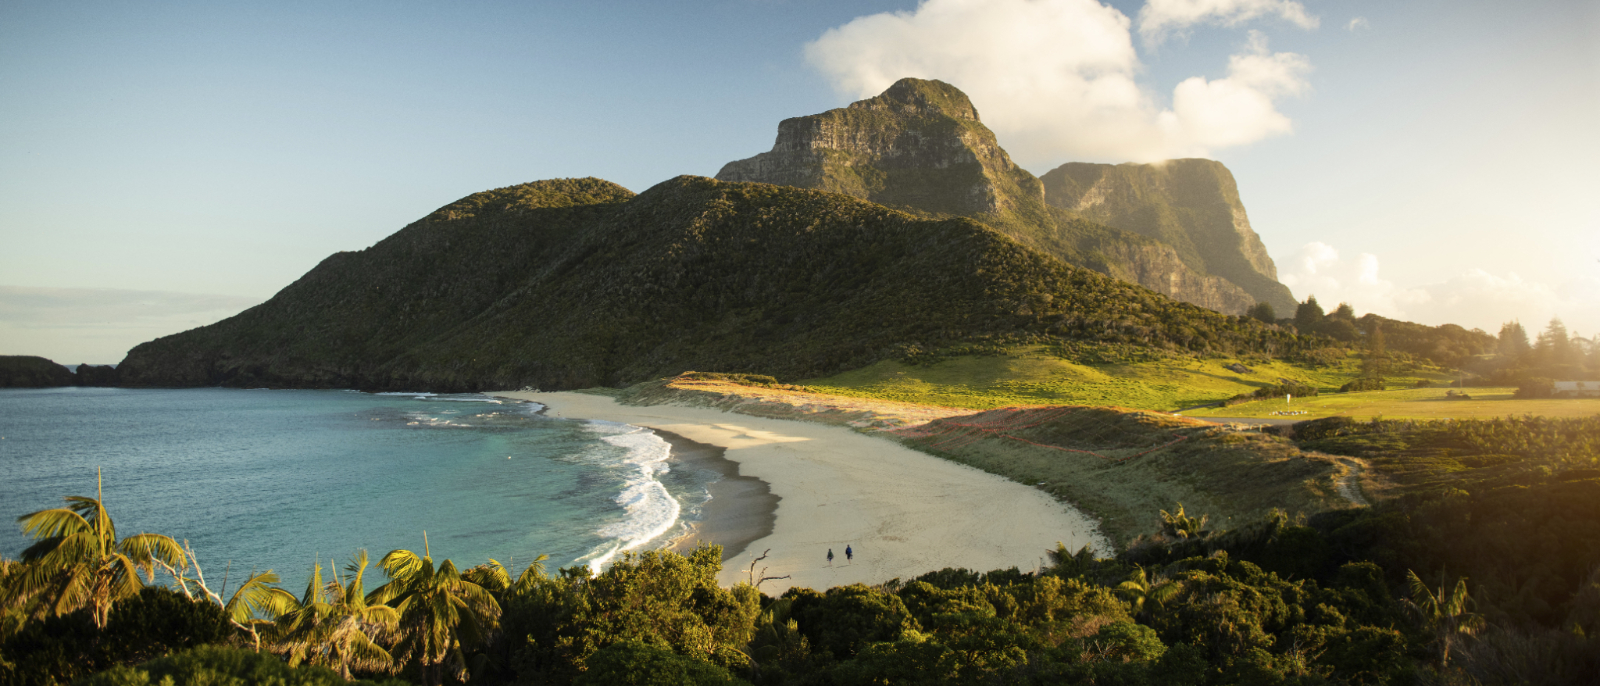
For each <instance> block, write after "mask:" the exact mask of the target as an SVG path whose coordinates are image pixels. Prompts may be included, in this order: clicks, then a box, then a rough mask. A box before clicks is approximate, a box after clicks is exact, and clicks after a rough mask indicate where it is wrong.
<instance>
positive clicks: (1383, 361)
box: [1361, 322, 1389, 381]
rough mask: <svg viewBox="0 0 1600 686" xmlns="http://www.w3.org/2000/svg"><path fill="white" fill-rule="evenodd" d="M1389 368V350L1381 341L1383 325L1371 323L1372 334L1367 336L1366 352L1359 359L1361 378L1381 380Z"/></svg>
mask: <svg viewBox="0 0 1600 686" xmlns="http://www.w3.org/2000/svg"><path fill="white" fill-rule="evenodd" d="M1388 366H1389V350H1388V346H1387V344H1386V343H1385V342H1384V339H1383V324H1382V323H1380V322H1373V323H1372V333H1369V334H1367V350H1366V353H1365V354H1364V355H1362V357H1361V377H1362V378H1365V379H1377V380H1378V381H1382V380H1383V375H1384V372H1386V371H1387V370H1388Z"/></svg>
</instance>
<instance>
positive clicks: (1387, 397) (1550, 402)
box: [1190, 387, 1600, 419]
mask: <svg viewBox="0 0 1600 686" xmlns="http://www.w3.org/2000/svg"><path fill="white" fill-rule="evenodd" d="M1450 390H1451V389H1447V388H1407V389H1401V390H1389V391H1367V392H1363V393H1332V394H1325V395H1319V396H1317V397H1315V398H1295V399H1294V400H1293V401H1292V402H1291V403H1286V402H1285V401H1284V400H1283V399H1282V398H1276V399H1272V400H1261V401H1257V402H1252V403H1244V404H1241V405H1234V406H1233V407H1227V408H1206V409H1204V410H1195V411H1194V412H1191V413H1190V414H1194V415H1198V416H1206V417H1272V416H1275V415H1274V414H1273V413H1274V412H1282V411H1285V410H1293V411H1302V412H1305V413H1306V414H1304V415H1295V418H1296V419H1317V418H1320V417H1332V416H1346V417H1356V418H1360V419H1370V418H1373V417H1386V418H1391V419H1487V418H1491V417H1505V416H1523V415H1534V416H1539V417H1588V416H1592V415H1596V414H1600V398H1548V399H1519V398H1514V397H1512V394H1513V393H1514V392H1515V391H1516V389H1515V388H1510V387H1503V388H1468V389H1466V390H1467V395H1469V396H1471V400H1457V399H1455V398H1452V397H1450V396H1448V395H1446V394H1447V393H1449V392H1450ZM1458 392H1459V391H1458ZM1278 416H1281V415H1278Z"/></svg>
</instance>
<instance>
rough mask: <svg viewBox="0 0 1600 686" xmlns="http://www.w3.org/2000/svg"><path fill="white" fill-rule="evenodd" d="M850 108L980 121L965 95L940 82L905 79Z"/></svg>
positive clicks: (851, 105) (976, 111)
mask: <svg viewBox="0 0 1600 686" xmlns="http://www.w3.org/2000/svg"><path fill="white" fill-rule="evenodd" d="M849 109H853V110H874V111H879V112H889V113H893V114H899V115H902V116H910V117H929V116H941V115H942V116H946V117H950V118H952V119H964V120H968V121H979V119H978V109H977V108H976V107H973V106H972V100H971V99H970V98H968V97H967V94H966V93H963V92H961V89H959V88H956V87H955V86H952V85H950V84H948V83H945V82H943V81H939V80H925V79H913V78H909V77H907V78H904V79H900V80H899V81H896V82H894V85H892V86H889V90H886V91H884V92H883V93H881V94H879V95H877V96H875V97H871V98H867V99H866V100H862V101H860V102H853V103H850V107H849Z"/></svg>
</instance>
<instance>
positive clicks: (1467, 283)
mask: <svg viewBox="0 0 1600 686" xmlns="http://www.w3.org/2000/svg"><path fill="white" fill-rule="evenodd" d="M1278 262H1279V264H1281V265H1284V267H1285V268H1284V269H1283V270H1282V272H1281V273H1280V275H1279V279H1280V280H1281V281H1282V282H1283V283H1284V285H1286V286H1288V287H1289V288H1290V289H1292V290H1293V291H1294V293H1295V296H1296V297H1298V298H1300V299H1301V300H1304V299H1305V298H1306V297H1307V296H1310V295H1315V296H1316V297H1317V302H1318V303H1320V304H1321V305H1322V307H1323V309H1326V310H1332V309H1333V308H1334V307H1336V306H1337V305H1338V304H1339V303H1341V302H1348V303H1350V306H1351V307H1354V308H1355V310H1356V313H1357V314H1365V313H1368V312H1373V313H1376V314H1379V315H1382V316H1385V317H1390V318H1393V319H1404V320H1407V321H1414V322H1419V323H1423V324H1429V325H1434V326H1437V325H1439V324H1447V323H1448V324H1459V325H1461V326H1465V327H1467V328H1469V329H1471V328H1478V329H1483V330H1485V331H1488V332H1490V333H1495V332H1498V331H1499V330H1500V325H1501V324H1504V323H1505V322H1508V321H1511V320H1513V319H1515V320H1519V321H1521V322H1522V323H1523V324H1524V325H1526V326H1528V327H1529V328H1530V329H1533V330H1540V329H1543V328H1544V325H1545V324H1546V323H1547V322H1549V321H1550V319H1551V318H1552V317H1560V318H1561V319H1562V320H1563V321H1564V322H1565V323H1566V325H1567V328H1568V329H1569V330H1571V331H1574V332H1579V333H1582V334H1584V335H1586V336H1590V335H1594V334H1596V333H1600V278H1593V277H1590V278H1586V279H1578V280H1574V281H1568V282H1565V283H1560V284H1554V285H1552V284H1549V283H1544V282H1540V281H1530V280H1528V279H1525V278H1523V277H1522V276H1521V275H1518V274H1516V273H1515V272H1506V273H1504V274H1495V273H1492V272H1489V271H1487V270H1484V269H1481V268H1476V267H1473V268H1469V269H1466V270H1464V271H1462V272H1461V273H1459V274H1457V275H1456V276H1454V277H1451V278H1449V279H1446V280H1444V281H1440V282H1436V283H1429V284H1422V285H1417V286H1401V285H1399V284H1396V283H1395V282H1393V281H1391V280H1388V279H1385V278H1383V276H1382V275H1381V274H1380V272H1379V260H1378V257H1377V256H1376V255H1372V254H1368V253H1363V254H1361V255H1360V256H1358V257H1357V258H1356V259H1355V260H1348V259H1344V258H1342V257H1341V256H1340V255H1339V251H1338V250H1337V249H1335V248H1334V247H1333V246H1330V245H1328V244H1326V243H1320V242H1316V243H1308V244H1306V245H1304V246H1302V247H1301V248H1300V249H1299V250H1298V251H1296V252H1295V253H1294V254H1292V255H1289V256H1286V257H1284V258H1283V259H1281V260H1279V261H1278Z"/></svg>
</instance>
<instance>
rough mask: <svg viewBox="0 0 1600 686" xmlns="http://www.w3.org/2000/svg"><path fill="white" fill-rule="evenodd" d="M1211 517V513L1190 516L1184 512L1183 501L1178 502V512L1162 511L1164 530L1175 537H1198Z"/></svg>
mask: <svg viewBox="0 0 1600 686" xmlns="http://www.w3.org/2000/svg"><path fill="white" fill-rule="evenodd" d="M1210 519H1211V515H1200V516H1199V517H1189V516H1187V515H1185V514H1184V513H1183V503H1178V511H1177V512H1167V511H1166V510H1162V511H1161V523H1162V532H1163V533H1165V534H1167V535H1168V536H1172V537H1174V538H1198V537H1200V536H1202V535H1203V534H1204V533H1205V531H1204V529H1205V528H1206V522H1207V521H1209V520H1210Z"/></svg>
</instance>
